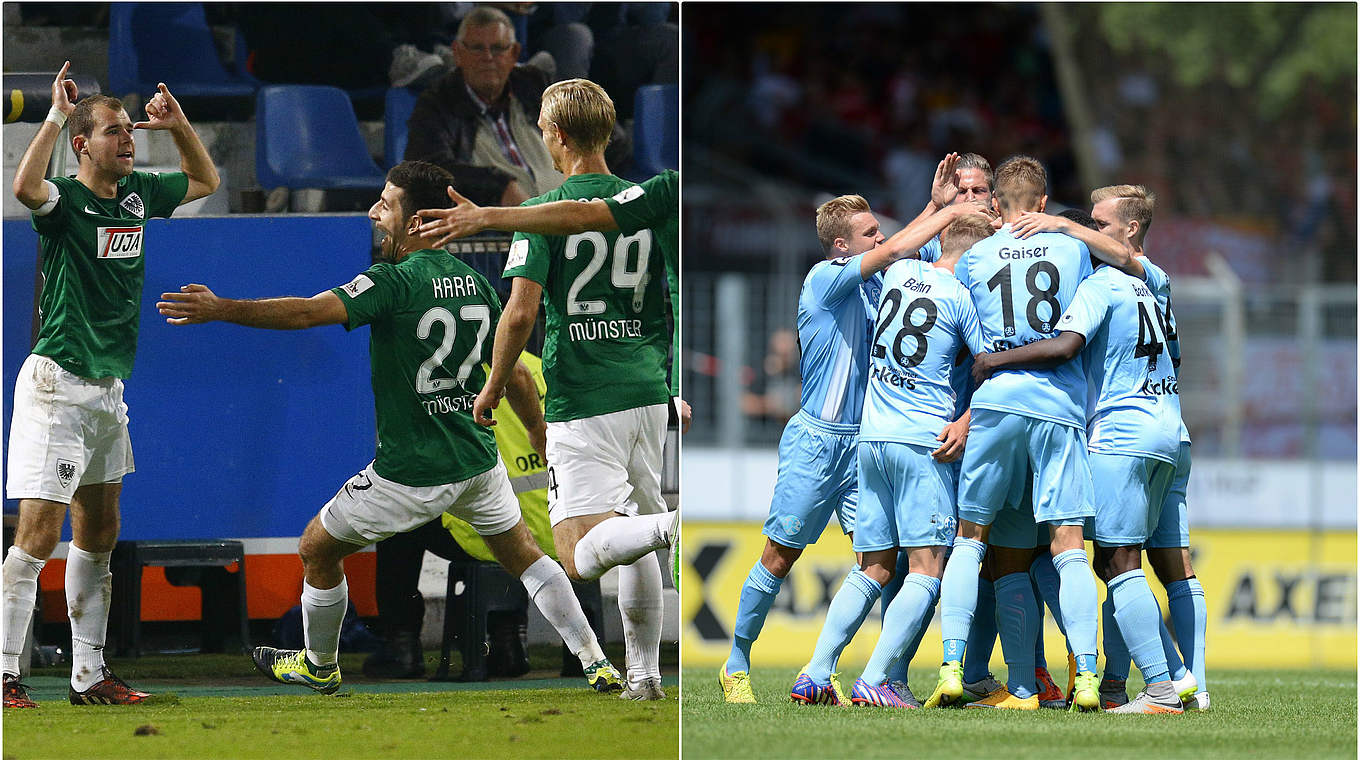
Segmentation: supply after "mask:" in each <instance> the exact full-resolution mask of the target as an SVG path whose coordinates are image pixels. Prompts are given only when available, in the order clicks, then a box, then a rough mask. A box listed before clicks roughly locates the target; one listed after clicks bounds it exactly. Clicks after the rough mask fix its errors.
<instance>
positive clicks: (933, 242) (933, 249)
mask: <svg viewBox="0 0 1360 760" xmlns="http://www.w3.org/2000/svg"><path fill="white" fill-rule="evenodd" d="M916 254H917V255H918V256H920V257H921V261H924V262H926V263H927V264H933V263H934V262H936V261H939V260H940V236H939V235H936V236H935V237H933V238H931V239H930V240H927V241H926V244H925V245H923V246H921V248H920V250H918V251H917V252H916Z"/></svg>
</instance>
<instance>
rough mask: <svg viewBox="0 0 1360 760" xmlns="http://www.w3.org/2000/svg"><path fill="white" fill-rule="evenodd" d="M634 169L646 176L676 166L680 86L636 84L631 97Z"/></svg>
mask: <svg viewBox="0 0 1360 760" xmlns="http://www.w3.org/2000/svg"><path fill="white" fill-rule="evenodd" d="M633 102H634V106H633V166H634V172H635V173H636V174H637V175H638V176H639V177H641V178H643V179H646V178H647V177H651V176H652V175H655V174H659V173H660V172H661V171H662V170H663V169H679V168H680V119H679V117H680V86H679V85H674V84H654V85H647V86H646V87H639V88H638V90H637V97H636V100H634V101H633Z"/></svg>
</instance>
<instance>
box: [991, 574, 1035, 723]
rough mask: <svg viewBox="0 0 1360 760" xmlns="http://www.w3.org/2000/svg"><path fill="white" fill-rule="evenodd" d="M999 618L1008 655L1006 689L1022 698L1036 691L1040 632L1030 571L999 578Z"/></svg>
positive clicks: (1002, 649) (1005, 651)
mask: <svg viewBox="0 0 1360 760" xmlns="http://www.w3.org/2000/svg"><path fill="white" fill-rule="evenodd" d="M996 620H997V628H998V629H999V632H1000V634H1001V654H1002V656H1003V657H1005V658H1006V689H1007V690H1009V691H1010V693H1011V694H1014V695H1015V696H1017V697H1020V698H1021V699H1024V698H1026V697H1029V696H1032V695H1034V694H1037V693H1038V690H1037V689H1036V688H1035V681H1034V637H1035V636H1037V635H1038V633H1039V629H1038V622H1039V605H1038V603H1037V602H1036V601H1035V599H1034V587H1033V586H1031V585H1030V581H1029V573H1011V574H1009V575H1003V576H1001V577H1000V578H997V579H996Z"/></svg>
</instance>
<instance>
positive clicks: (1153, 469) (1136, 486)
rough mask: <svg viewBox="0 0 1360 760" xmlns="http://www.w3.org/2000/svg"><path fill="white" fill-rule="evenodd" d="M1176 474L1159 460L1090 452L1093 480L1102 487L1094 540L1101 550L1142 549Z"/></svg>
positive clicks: (1092, 536) (1097, 497)
mask: <svg viewBox="0 0 1360 760" xmlns="http://www.w3.org/2000/svg"><path fill="white" fill-rule="evenodd" d="M1175 473H1176V466H1175V465H1173V464H1171V463H1169V462H1163V461H1161V460H1160V459H1153V458H1151V457H1140V456H1124V455H1122V454H1098V453H1096V452H1091V480H1092V481H1094V482H1097V483H1100V490H1099V491H1098V492H1097V493H1096V516H1095V519H1094V520H1093V521H1092V531H1091V538H1092V539H1093V540H1095V542H1096V543H1098V544H1100V545H1101V546H1142V544H1143V542H1144V541H1146V540H1147V538H1148V536H1149V535H1151V534H1152V529H1153V528H1155V527H1156V526H1157V518H1158V516H1159V515H1160V514H1161V511H1162V497H1163V496H1164V495H1165V494H1166V490H1167V488H1168V487H1170V485H1171V478H1172V476H1173V475H1175Z"/></svg>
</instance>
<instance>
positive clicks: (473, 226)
mask: <svg viewBox="0 0 1360 760" xmlns="http://www.w3.org/2000/svg"><path fill="white" fill-rule="evenodd" d="M448 192H449V198H451V199H452V200H453V204H454V205H453V208H423V209H421V210H419V211H417V212H416V216H419V217H420V218H422V219H430V220H431V221H428V222H423V223H421V225H420V227H418V228H417V229H416V232H418V233H420V234H421V235H424V236H425V237H438V238H439V239H438V240H436V241H435V243H434V244H435V245H436V246H438V247H440V248H443V247H444V246H446V245H448V244H449V241H450V240H457V239H458V238H462V237H467V236H468V235H475V234H477V233H478V232H481V231H482V230H484V229H486V225H485V224H483V223H482V220H481V217H480V214H479V212H480V211H481V210H482V207H481V206H478V205H477V204H475V203H473V202H472V201H470V200H468V199H467V198H464V197H463V196H461V195H459V194H458V191H457V190H454V189H453V188H452V187H449V189H448Z"/></svg>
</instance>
